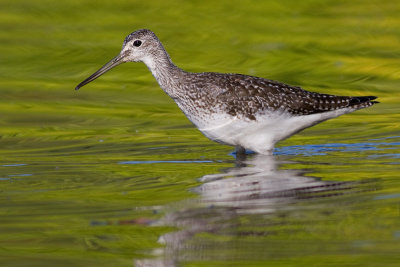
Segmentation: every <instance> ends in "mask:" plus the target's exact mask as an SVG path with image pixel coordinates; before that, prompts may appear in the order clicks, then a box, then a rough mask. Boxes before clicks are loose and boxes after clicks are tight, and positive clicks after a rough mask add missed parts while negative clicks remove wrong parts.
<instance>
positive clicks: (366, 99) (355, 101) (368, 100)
mask: <svg viewBox="0 0 400 267" xmlns="http://www.w3.org/2000/svg"><path fill="white" fill-rule="evenodd" d="M374 99H377V97H376V96H355V97H352V98H351V99H350V102H349V106H361V107H363V106H365V107H367V106H371V105H373V104H377V103H379V102H378V101H372V100H374Z"/></svg>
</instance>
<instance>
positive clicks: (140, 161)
mask: <svg viewBox="0 0 400 267" xmlns="http://www.w3.org/2000/svg"><path fill="white" fill-rule="evenodd" d="M212 162H214V161H212V160H130V161H120V162H118V164H156V163H212Z"/></svg>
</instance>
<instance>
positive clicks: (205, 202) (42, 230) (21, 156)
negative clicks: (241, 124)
mask: <svg viewBox="0 0 400 267" xmlns="http://www.w3.org/2000/svg"><path fill="white" fill-rule="evenodd" d="M399 13H400V10H399V5H398V4H397V3H396V2H393V1H351V2H346V1H324V2H321V1H311V0H310V1H301V2H299V1H291V0H287V1H267V2H263V3H254V2H253V1H218V2H215V1H201V2H198V1H175V2H171V1H168V2H166V1H146V2H143V1H132V0H130V1H113V2H112V3H111V2H109V1H96V2H93V1H57V2H54V1H44V0H41V1H25V0H19V1H12V2H9V1H8V2H7V1H0V14H1V16H0V29H1V31H0V61H1V63H2V64H0V92H1V97H0V191H1V194H0V228H1V231H0V232H1V234H0V264H1V266H92V265H93V266H134V265H136V266H146V264H149V265H150V266H226V265H230V266H277V265H282V266H302V265H303V266H305V265H308V266H309V265H313V266H319V265H320V266H326V265H328V264H330V265H338V266H339V265H340V266H356V265H362V266H390V265H392V266H396V265H398V262H399V261H400V256H399V253H398V251H400V220H399V217H400V211H399V207H400V206H399V203H400V202H399V200H400V182H399V173H400V165H399V162H400V161H399V158H400V128H399V126H400V115H399V114H400V106H399V104H398V103H399V100H400V94H399V93H398V88H399V78H400V72H399V69H400V60H399V58H400V49H399V47H400V27H399V25H400V20H399V18H398V14H399ZM140 28H149V29H151V30H153V31H154V32H156V34H157V35H158V36H159V38H160V39H161V40H162V42H163V43H164V45H165V47H166V49H167V50H168V52H169V54H170V55H171V57H172V59H173V61H174V62H175V63H176V64H177V65H178V66H180V67H182V68H184V69H185V70H188V71H219V72H236V73H243V74H250V75H256V76H262V77H266V78H270V79H275V80H280V81H283V82H286V83H289V84H292V85H298V86H302V87H304V88H306V89H308V90H311V91H318V92H323V93H330V94H343V95H354V96H362V95H377V96H379V100H380V102H381V103H380V104H378V105H375V106H374V107H372V108H369V109H366V110H361V111H357V112H355V113H353V114H348V115H345V116H342V117H340V118H338V119H335V120H331V121H328V122H325V123H323V124H320V125H317V126H315V127H312V128H310V129H307V130H306V131H304V132H302V133H300V134H298V135H296V136H293V137H292V138H290V139H288V140H285V141H284V142H282V143H280V144H279V145H278V146H277V148H276V149H275V151H274V155H273V156H269V157H265V156H260V155H255V154H253V155H249V156H248V157H247V158H238V159H237V158H236V156H235V154H234V153H233V149H232V148H230V147H227V146H222V145H219V144H216V143H213V142H211V141H209V140H207V139H206V138H205V137H204V136H202V134H201V133H200V132H199V131H198V130H197V129H195V128H194V127H193V126H192V125H191V124H190V122H189V121H188V120H187V119H186V118H185V117H184V115H183V114H182V113H181V112H180V110H179V109H178V108H177V107H176V106H175V104H174V103H173V101H172V100H171V99H169V98H168V96H166V95H165V94H164V93H163V92H162V91H161V89H160V88H159V87H158V85H157V84H156V82H155V80H154V79H153V77H152V76H151V74H150V73H149V71H148V70H147V68H146V67H145V66H144V65H143V64H133V63H130V64H123V65H121V66H118V67H117V68H116V69H115V70H112V71H110V72H109V73H107V74H106V75H104V76H103V77H101V78H99V79H98V80H96V81H95V82H93V83H91V84H90V85H87V86H85V87H84V88H82V89H81V90H80V91H79V92H75V91H74V90H73V89H74V87H75V86H76V85H77V84H78V83H79V82H80V81H82V80H83V79H84V78H86V77H87V76H88V75H90V74H91V73H93V72H94V71H95V70H97V69H98V68H99V67H100V66H102V65H103V64H104V63H106V62H107V61H108V60H109V59H111V58H112V57H114V56H115V55H116V54H117V53H118V52H119V50H120V48H121V45H122V41H123V39H124V37H125V36H126V35H127V34H128V33H130V32H132V31H134V30H137V29H140Z"/></svg>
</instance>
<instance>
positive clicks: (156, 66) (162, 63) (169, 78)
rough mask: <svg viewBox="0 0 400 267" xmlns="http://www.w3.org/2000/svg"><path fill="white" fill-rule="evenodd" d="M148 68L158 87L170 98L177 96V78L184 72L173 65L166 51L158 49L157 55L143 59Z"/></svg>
mask: <svg viewBox="0 0 400 267" xmlns="http://www.w3.org/2000/svg"><path fill="white" fill-rule="evenodd" d="M143 62H144V63H145V64H146V66H147V67H148V68H149V70H150V71H151V73H152V74H153V76H154V78H156V80H157V82H158V84H159V85H160V87H161V88H162V89H163V90H164V91H165V92H166V93H167V94H168V95H169V96H170V97H172V98H175V97H177V94H178V92H177V91H178V90H179V86H178V84H179V79H180V77H181V76H182V75H183V74H184V73H185V71H183V70H182V69H180V68H178V67H177V66H175V64H174V63H173V62H172V60H171V58H170V57H169V56H168V53H167V52H166V51H165V50H164V49H160V50H159V53H158V54H157V55H152V56H149V57H147V58H145V59H144V60H143Z"/></svg>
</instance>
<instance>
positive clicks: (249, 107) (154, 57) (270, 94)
mask: <svg viewBox="0 0 400 267" xmlns="http://www.w3.org/2000/svg"><path fill="white" fill-rule="evenodd" d="M129 61H134V62H137V61H142V62H144V63H145V64H146V65H147V67H148V68H149V69H150V71H151V72H152V74H153V76H154V77H155V78H156V80H157V81H158V83H159V84H160V87H161V88H162V89H163V90H164V91H165V92H166V93H167V94H168V95H169V96H170V97H171V98H172V99H174V101H175V102H176V103H177V104H178V106H179V107H180V108H181V110H182V111H183V112H184V113H185V115H186V116H187V117H188V118H189V119H190V120H191V121H192V122H193V123H194V124H195V125H196V126H197V127H198V128H199V130H200V131H202V132H203V133H204V134H205V135H206V136H207V137H209V138H210V139H212V140H214V141H217V142H220V143H223V144H227V145H232V146H236V147H238V148H241V149H243V148H246V149H250V150H253V151H255V152H259V153H264V154H268V153H270V151H271V150H272V149H273V147H274V145H275V143H276V142H278V141H280V140H282V139H285V138H287V137H289V136H291V135H293V134H294V133H296V132H299V131H301V130H303V129H305V128H307V127H310V126H312V125H315V124H317V123H319V122H322V121H324V120H327V119H330V118H334V117H337V116H340V115H342V114H345V113H348V112H352V111H355V110H357V109H361V108H366V107H369V106H371V105H373V104H375V103H377V102H376V101H372V100H374V99H375V98H376V97H374V96H364V97H349V96H335V95H328V94H319V93H314V92H308V91H306V90H303V89H301V88H300V87H296V86H290V85H287V84H283V83H280V82H277V81H272V80H268V79H264V78H259V77H254V76H247V75H242V74H223V73H215V72H204V73H191V72H186V71H183V70H182V69H180V68H178V67H177V66H175V65H174V64H173V63H172V61H171V59H170V57H169V56H168V54H167V52H166V51H165V49H164V47H163V46H162V44H161V42H160V41H159V39H158V38H157V36H156V35H155V34H154V33H153V32H151V31H149V30H138V31H136V32H133V33H131V34H129V35H128V36H127V37H126V38H125V40H124V43H123V47H122V50H121V52H120V54H119V55H118V56H117V57H116V58H114V59H113V60H111V61H110V62H108V63H107V64H106V65H104V66H103V67H102V68H101V69H100V70H98V71H97V72H96V73H94V74H93V75H91V76H90V77H89V78H87V79H86V80H84V81H83V82H82V83H80V84H79V85H78V86H77V87H76V89H79V88H80V87H82V86H83V85H85V84H87V83H89V82H91V81H92V80H94V79H96V78H97V77H99V76H100V75H102V74H103V73H105V72H106V71H108V70H109V69H111V68H113V67H114V66H116V65H118V64H121V63H124V62H129Z"/></svg>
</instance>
